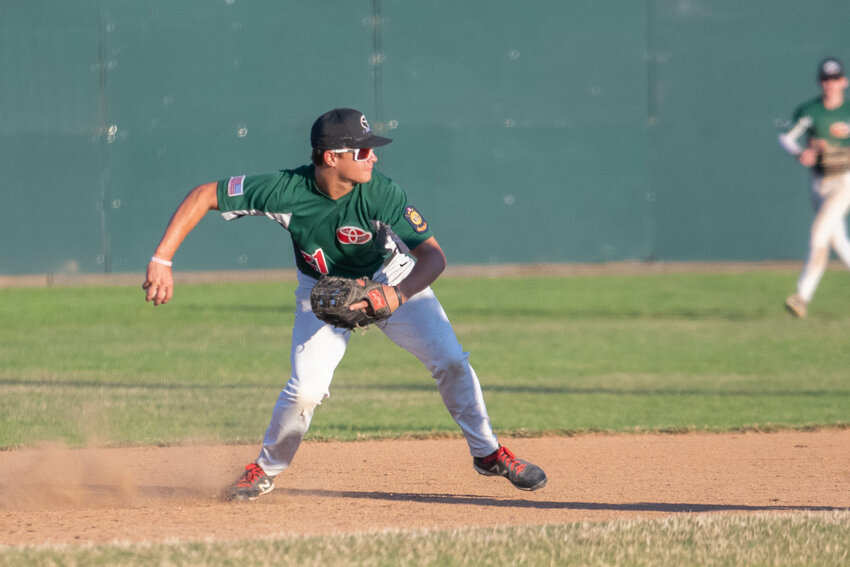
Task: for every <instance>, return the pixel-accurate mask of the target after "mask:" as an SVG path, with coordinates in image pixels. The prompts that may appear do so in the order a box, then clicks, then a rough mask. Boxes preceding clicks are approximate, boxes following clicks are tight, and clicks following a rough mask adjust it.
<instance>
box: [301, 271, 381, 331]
mask: <svg viewBox="0 0 850 567" xmlns="http://www.w3.org/2000/svg"><path fill="white" fill-rule="evenodd" d="M359 301H367V302H368V303H369V308H367V309H357V310H355V311H351V310H350V309H349V308H348V307H349V306H350V305H353V304H355V303H357V302H359ZM310 305H311V306H312V307H313V313H314V314H315V315H316V317H318V318H319V319H321V320H322V321H324V322H325V323H330V324H331V325H333V326H334V327H341V328H343V329H354V328H356V327H368V326H369V325H371V324H372V323H377V322H379V321H384V320H385V319H388V318H389V316H390V315H392V311H391V310H390V304H389V301H387V296H386V295H385V294H384V288H383V286H382V285H381V284H379V283H378V282H376V281H373V280H371V279H369V278H358V279H356V280H353V279H349V278H341V277H337V276H323V277H322V278H321V279H320V280H319V282H318V283H317V284H316V285H315V286H314V287H313V291H312V292H311V293H310Z"/></svg>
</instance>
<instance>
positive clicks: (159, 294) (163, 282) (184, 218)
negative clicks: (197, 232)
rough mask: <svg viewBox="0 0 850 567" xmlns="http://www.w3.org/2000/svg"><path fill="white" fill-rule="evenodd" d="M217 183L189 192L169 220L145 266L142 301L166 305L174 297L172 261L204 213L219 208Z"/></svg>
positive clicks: (198, 187)
mask: <svg viewBox="0 0 850 567" xmlns="http://www.w3.org/2000/svg"><path fill="white" fill-rule="evenodd" d="M216 186H217V184H216V183H205V184H204V185H199V186H197V187H195V188H194V189H192V190H191V191H190V192H189V194H188V195H186V198H185V199H183V202H182V203H180V206H179V207H177V210H176V211H175V212H174V215H172V217H171V221H170V222H169V223H168V227H167V228H166V229H165V234H163V236H162V239H161V240H160V241H159V246H157V247H156V252H154V255H153V258H152V259H151V261H150V262H149V263H148V268H147V273H146V276H145V283H143V284H142V289H144V290H145V301H153V304H154V305H159V304H161V303H168V301H169V300H170V299H171V296H172V295H173V294H174V278H173V277H172V274H171V259H172V258H173V257H174V254H176V253H177V249H178V248H179V247H180V244H182V242H183V240H184V239H185V238H186V236H187V235H188V234H189V233H190V232H191V231H192V229H193V228H195V226H196V225H197V224H198V223H199V222H200V221H201V219H202V218H203V217H204V215H205V214H207V213H208V212H210V211H212V210H217V209H218V195H217V193H216Z"/></svg>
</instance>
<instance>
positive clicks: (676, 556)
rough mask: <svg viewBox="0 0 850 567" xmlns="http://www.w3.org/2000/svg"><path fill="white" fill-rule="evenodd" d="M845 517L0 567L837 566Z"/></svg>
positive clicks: (130, 554)
mask: <svg viewBox="0 0 850 567" xmlns="http://www.w3.org/2000/svg"><path fill="white" fill-rule="evenodd" d="M848 531H850V513H848V512H830V513H808V514H794V515H776V514H773V515H755V516H728V515H720V514H709V515H699V516H675V517H671V518H666V519H661V520H618V521H612V522H604V523H589V522H583V523H575V524H568V525H547V526H522V527H505V528H478V529H461V530H451V531H401V532H374V533H362V534H351V535H341V536H324V537H288V538H280V537H278V538H268V539H255V540H250V541H217V542H203V541H198V542H170V543H155V544H146V545H141V544H134V545H121V544H111V545H87V546H52V547H51V546H41V547H17V548H5V549H4V548H3V547H0V565H4V566H5V565H9V566H12V565H14V566H16V567H18V566H22V565H32V566H41V565H44V566H53V565H63V566H68V567H73V566H76V565H139V566H140V565H174V566H179V565H191V566H201V565H257V566H265V565H269V566H272V565H297V566H299V567H311V566H317V567H318V566H324V565H350V566H360V565H363V566H366V565H369V566H376V567H377V566H386V567H404V566H452V565H475V566H476V567H489V566H493V567H504V566H506V565H512V566H514V565H517V566H518V565H522V566H532V567H540V566H549V565H551V566H558V567H564V566H571V565H622V566H626V567H632V566H639V565H645V566H652V565H675V566H681V565H700V566H705V567H708V566H715V565H716V566H730V567H732V566H738V565H773V566H777V567H781V566H785V565H787V566H798V565H846V564H847V561H848V558H849V557H848V545H847V533H848Z"/></svg>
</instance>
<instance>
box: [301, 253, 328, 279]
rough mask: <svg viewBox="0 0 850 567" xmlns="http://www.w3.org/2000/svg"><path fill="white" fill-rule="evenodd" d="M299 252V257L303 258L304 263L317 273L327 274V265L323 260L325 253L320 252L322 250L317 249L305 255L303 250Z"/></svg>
mask: <svg viewBox="0 0 850 567" xmlns="http://www.w3.org/2000/svg"><path fill="white" fill-rule="evenodd" d="M299 252H301V256H302V257H303V258H304V261H305V262H307V263H308V264H310V267H312V268H313V269H314V270H316V271H317V272H319V273H320V274H327V273H328V271H329V270H328V263H327V261H326V260H325V253H324V252H322V249H321V248H319V249H317V250H316V251H315V252H313V253H312V254H307V253H306V252H304V251H303V250H299Z"/></svg>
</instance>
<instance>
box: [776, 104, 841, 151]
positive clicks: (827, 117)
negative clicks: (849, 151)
mask: <svg viewBox="0 0 850 567" xmlns="http://www.w3.org/2000/svg"><path fill="white" fill-rule="evenodd" d="M792 133H793V136H792V137H793V138H794V139H795V140H797V139H799V138H800V137H801V136H803V134H805V135H806V136H807V138H820V139H823V140H826V141H827V142H828V143H829V144H830V145H831V146H842V147H850V103H848V102H846V101H845V102H844V104H842V105H841V106H839V107H838V108H833V109H832V110H828V109H827V108H826V107H824V105H823V99H822V98H821V97H817V98H813V99H811V100H809V101H808V102H806V103H804V104H802V105H800V107H799V108H797V110H796V111H795V112H794V119H793V120H792V128H791V130H790V131H789V134H792Z"/></svg>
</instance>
